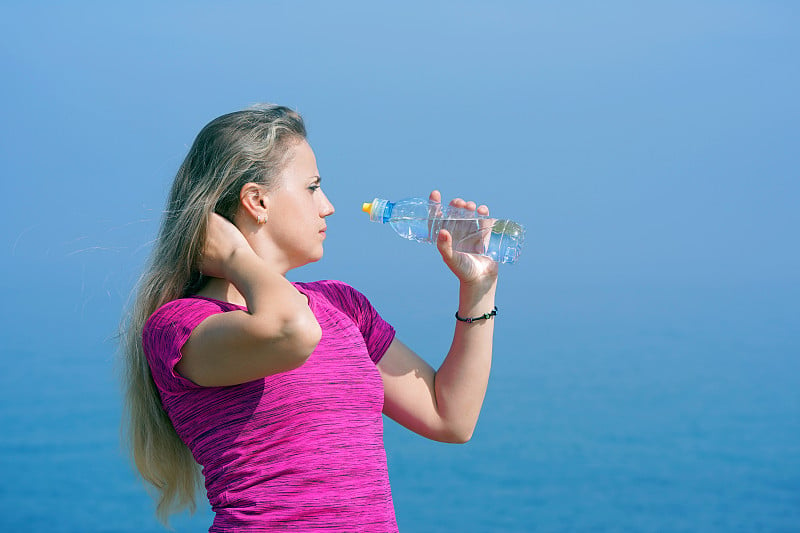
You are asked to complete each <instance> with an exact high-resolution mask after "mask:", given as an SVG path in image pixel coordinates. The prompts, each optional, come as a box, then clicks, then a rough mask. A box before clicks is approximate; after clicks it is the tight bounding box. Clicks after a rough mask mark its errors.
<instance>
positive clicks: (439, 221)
mask: <svg viewBox="0 0 800 533" xmlns="http://www.w3.org/2000/svg"><path fill="white" fill-rule="evenodd" d="M361 210H362V211H364V212H365V213H369V219H370V220H372V221H373V222H381V223H383V224H389V225H390V226H391V227H392V228H393V229H394V230H395V232H397V234H398V235H400V236H401V237H404V238H406V239H410V240H413V241H417V242H428V243H433V242H436V237H437V235H438V234H439V230H442V229H446V230H447V231H449V232H450V234H451V235H452V237H453V249H454V250H455V251H457V252H466V253H474V254H480V255H485V256H487V257H490V258H492V259H493V260H494V261H498V262H500V263H513V262H515V261H516V260H517V258H518V257H519V255H520V253H521V252H522V244H523V242H524V240H525V229H524V228H523V227H522V226H521V225H520V224H518V223H516V222H514V221H512V220H501V219H497V218H489V217H488V216H484V215H479V214H477V213H476V212H475V211H470V210H468V209H464V208H460V207H452V206H449V205H442V204H440V203H438V202H431V201H430V200H427V199H425V198H406V199H405V200H399V201H397V202H390V201H388V200H385V199H383V198H375V199H374V200H373V201H372V202H370V203H365V204H363V205H362V207H361Z"/></svg>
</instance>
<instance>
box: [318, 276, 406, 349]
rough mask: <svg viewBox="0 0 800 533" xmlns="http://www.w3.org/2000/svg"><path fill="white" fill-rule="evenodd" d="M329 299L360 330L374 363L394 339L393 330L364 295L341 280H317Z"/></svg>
mask: <svg viewBox="0 0 800 533" xmlns="http://www.w3.org/2000/svg"><path fill="white" fill-rule="evenodd" d="M318 285H319V286H320V288H322V290H323V292H325V293H326V296H327V297H328V299H329V300H332V301H334V300H335V301H334V302H333V303H335V304H337V307H339V308H340V309H341V310H342V311H344V313H345V314H347V315H348V316H349V317H350V318H351V319H352V320H353V322H354V323H355V324H356V326H357V327H358V329H359V331H361V336H362V337H364V343H365V344H366V345H367V351H368V352H369V356H370V358H371V359H372V361H373V362H374V363H375V364H378V361H380V360H381V358H382V357H383V355H384V354H385V353H386V350H387V349H388V348H389V345H390V344H391V343H392V340H394V336H395V330H394V328H393V327H392V326H391V324H389V323H388V322H386V321H385V320H384V319H383V318H382V317H381V316H380V314H378V311H377V310H376V309H375V308H374V307H373V306H372V304H371V303H370V301H369V300H368V299H367V297H366V296H364V295H363V294H361V293H360V292H358V291H357V290H356V289H354V288H353V287H351V286H350V285H348V284H346V283H343V282H341V281H334V280H329V281H321V282H318Z"/></svg>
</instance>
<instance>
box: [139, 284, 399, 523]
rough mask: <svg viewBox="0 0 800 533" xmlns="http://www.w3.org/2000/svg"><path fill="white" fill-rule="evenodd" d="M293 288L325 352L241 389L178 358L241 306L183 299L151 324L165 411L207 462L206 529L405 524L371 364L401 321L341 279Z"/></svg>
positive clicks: (149, 351)
mask: <svg viewBox="0 0 800 533" xmlns="http://www.w3.org/2000/svg"><path fill="white" fill-rule="evenodd" d="M294 286H295V287H296V288H297V289H298V290H299V291H300V292H302V293H303V294H305V295H306V296H307V297H308V302H309V306H310V307H311V310H312V311H313V313H314V316H315V317H316V318H317V321H318V322H319V324H320V326H321V327H322V338H321V340H320V342H319V344H318V345H317V348H316V349H315V350H314V352H313V353H312V354H311V356H310V357H309V358H308V360H307V361H306V362H305V363H304V364H303V365H302V366H301V367H299V368H296V369H294V370H291V371H289V372H283V373H280V374H275V375H272V376H267V377H265V378H262V379H257V380H255V381H251V382H248V383H243V384H241V385H235V386H230V387H201V386H199V385H196V384H195V383H193V382H192V381H190V380H188V379H186V378H184V377H182V376H181V375H180V374H178V373H177V371H176V370H175V365H176V363H177V362H178V361H179V360H180V357H181V352H180V350H181V347H182V346H183V344H184V343H185V342H186V340H187V339H188V338H189V335H190V334H191V332H192V330H193V329H194V328H195V327H197V325H198V324H200V323H201V322H202V321H203V320H204V319H205V318H207V317H208V316H210V315H213V314H215V313H223V312H227V311H233V310H237V309H238V310H243V309H244V308H243V307H240V306H237V305H234V304H230V303H227V302H222V301H219V300H213V299H209V298H201V297H193V298H182V299H179V300H174V301H172V302H169V303H167V304H165V305H164V306H162V307H161V308H159V309H158V310H157V311H156V312H155V313H153V315H152V316H151V317H150V318H149V320H148V321H147V324H146V325H145V328H144V332H143V343H144V350H145V353H146V355H147V360H148V362H149V364H150V369H151V371H152V374H153V380H154V381H155V384H156V386H157V387H158V390H159V393H160V395H161V401H162V404H163V406H164V409H165V410H166V412H167V414H168V415H169V418H170V420H172V423H173V425H174V426H175V429H176V430H177V432H178V435H180V437H181V439H182V440H183V442H185V443H186V445H187V446H188V447H189V449H190V450H191V451H192V454H193V455H194V458H195V459H196V460H197V462H198V463H199V464H200V465H202V467H203V474H204V476H205V485H206V491H207V493H208V499H209V502H210V503H211V508H212V509H213V511H214V513H215V517H214V523H213V525H212V526H211V529H210V530H209V531H212V532H221V531H226V532H232V531H265V530H281V531H285V530H298V531H326V532H330V531H376V532H377V531H380V532H385V531H397V523H396V521H395V515H394V506H393V504H392V495H391V490H390V487H389V476H388V472H387V467H386V452H385V450H384V447H383V419H382V415H381V412H382V410H383V383H382V381H381V376H380V374H379V373H378V370H377V368H376V366H375V365H376V364H377V363H378V361H379V360H380V358H381V357H382V356H383V354H384V353H385V352H386V349H387V348H388V347H389V344H390V343H391V342H392V339H393V338H394V329H393V328H392V327H391V326H390V325H389V324H388V323H386V322H385V321H384V320H383V319H382V318H381V317H380V316H379V315H378V313H377V312H376V311H375V309H374V308H373V307H372V305H370V303H369V301H368V300H367V299H366V298H365V297H364V296H363V295H362V294H360V293H359V292H357V291H356V290H355V289H353V288H352V287H350V286H348V285H346V284H344V283H342V282H339V281H319V282H314V283H295V284H294ZM220 357H224V354H220Z"/></svg>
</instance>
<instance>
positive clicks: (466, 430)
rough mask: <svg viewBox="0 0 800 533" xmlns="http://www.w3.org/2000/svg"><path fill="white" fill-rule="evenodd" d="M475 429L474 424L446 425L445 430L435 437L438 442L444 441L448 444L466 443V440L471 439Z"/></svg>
mask: <svg viewBox="0 0 800 533" xmlns="http://www.w3.org/2000/svg"><path fill="white" fill-rule="evenodd" d="M474 431H475V426H474V425H468V426H467V425H465V426H463V427H458V426H453V427H448V428H447V429H446V430H445V431H443V432H442V433H441V434H440V435H439V438H438V439H436V440H438V441H440V442H446V443H449V444H466V443H467V442H469V441H470V439H472V434H473V433H474Z"/></svg>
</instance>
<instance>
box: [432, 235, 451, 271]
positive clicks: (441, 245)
mask: <svg viewBox="0 0 800 533" xmlns="http://www.w3.org/2000/svg"><path fill="white" fill-rule="evenodd" d="M436 247H437V248H438V249H439V253H440V254H442V259H443V260H444V262H445V264H447V265H449V264H450V262H451V261H452V260H453V237H452V235H450V232H449V231H447V230H446V229H443V230H440V231H439V235H438V236H437V238H436Z"/></svg>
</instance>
